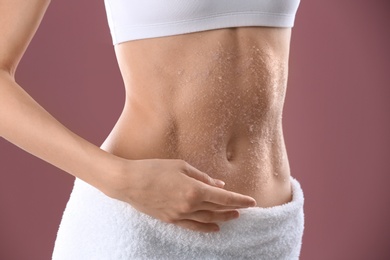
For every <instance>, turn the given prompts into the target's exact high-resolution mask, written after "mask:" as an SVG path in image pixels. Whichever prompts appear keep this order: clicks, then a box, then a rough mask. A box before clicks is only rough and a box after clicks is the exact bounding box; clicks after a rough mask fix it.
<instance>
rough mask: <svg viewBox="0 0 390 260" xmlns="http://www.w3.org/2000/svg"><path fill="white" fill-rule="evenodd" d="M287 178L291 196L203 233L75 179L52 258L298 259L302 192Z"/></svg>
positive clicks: (302, 220) (123, 259)
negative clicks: (155, 216) (158, 217)
mask: <svg viewBox="0 0 390 260" xmlns="http://www.w3.org/2000/svg"><path fill="white" fill-rule="evenodd" d="M291 183H292V188H293V189H292V190H293V199H292V201H291V202H289V203H286V204H284V205H280V206H275V207H271V208H248V209H243V210H240V217H239V218H238V219H236V220H232V221H229V222H226V223H222V224H221V225H220V226H221V230H220V232H217V233H212V234H204V233H200V232H193V231H188V230H185V229H182V228H180V227H176V226H175V225H173V224H166V223H163V222H161V221H159V220H156V219H153V218H151V217H149V216H147V215H145V214H142V213H140V212H138V211H136V210H135V209H133V208H132V207H131V206H129V205H128V204H126V203H124V202H121V201H118V200H115V199H111V198H109V197H107V196H105V195H104V194H103V193H101V192H100V191H98V190H97V189H95V188H94V187H92V186H90V185H88V184H86V183H84V182H83V181H81V180H79V179H76V181H75V185H74V188H73V191H72V194H71V197H70V200H69V202H68V204H67V207H66V209H65V212H64V215H63V218H62V221H61V225H60V228H59V231H58V235H57V240H56V243H55V248H54V252H53V259H54V260H90V259H91V260H92V259H93V260H99V259H101V260H128V259H159V260H160V259H169V260H173V259H272V260H276V259H288V260H290V259H298V258H299V254H300V249H301V241H302V235H303V228H304V215H303V192H302V189H301V187H300V185H299V183H298V181H297V180H295V179H293V178H291Z"/></svg>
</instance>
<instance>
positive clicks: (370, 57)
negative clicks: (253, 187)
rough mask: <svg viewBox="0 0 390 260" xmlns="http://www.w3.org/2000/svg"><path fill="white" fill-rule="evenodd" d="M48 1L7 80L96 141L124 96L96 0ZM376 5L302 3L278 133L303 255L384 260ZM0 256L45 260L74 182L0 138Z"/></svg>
mask: <svg viewBox="0 0 390 260" xmlns="http://www.w3.org/2000/svg"><path fill="white" fill-rule="evenodd" d="M94 2H95V3H94V5H93V7H92V6H91V1H86V0H68V1H53V2H52V4H51V6H50V7H49V9H48V12H47V14H46V16H45V19H44V21H43V23H42V25H41V27H40V29H39V31H38V33H37V35H36V36H35V38H34V40H33V42H32V44H31V45H30V47H29V49H28V51H27V53H26V55H25V56H24V58H23V60H22V62H21V64H20V67H19V70H18V73H17V80H18V82H19V83H20V84H21V85H22V86H23V87H24V88H25V89H26V90H27V91H28V92H29V93H30V94H31V95H32V96H33V97H34V98H35V99H36V100H37V101H38V102H40V103H41V104H42V105H43V106H44V107H45V108H46V109H47V110H48V111H49V112H51V113H52V114H53V115H54V116H55V117H57V118H58V119H59V120H60V121H61V122H62V123H64V124H65V125H66V126H67V127H69V128H70V129H71V130H73V131H75V132H76V133H78V134H79V135H81V136H83V137H84V138H86V139H88V140H90V141H91V142H93V143H95V144H96V145H100V144H101V143H102V141H103V140H104V138H105V137H106V136H107V134H108V133H109V131H110V130H111V128H112V127H113V125H114V123H115V121H116V119H117V117H118V116H119V113H120V110H121V108H122V104H123V101H124V90H123V86H122V81H121V77H120V74H119V71H118V68H117V65H116V61H115V57H114V52H113V48H112V45H111V38H110V35H109V31H108V26H107V22H106V18H105V12H104V6H103V1H94ZM388 10H389V4H388V3H387V1H386V0H382V1H381V0H377V1H371V2H369V1H362V0H344V1H338V0H328V1H305V0H303V1H302V3H301V6H300V9H299V12H298V16H297V19H296V24H295V28H294V30H293V39H292V45H291V59H290V79H289V87H288V88H289V89H288V94H287V100H286V106H285V112H284V129H285V138H286V143H287V146H288V151H289V158H290V163H291V169H292V174H293V175H294V176H295V177H297V178H298V179H299V180H300V182H301V184H302V186H303V188H304V191H305V196H306V204H305V213H306V229H305V234H304V241H303V248H302V255H301V256H302V257H301V259H303V260H311V259H316V260H322V259H324V260H328V259H343V260H344V259H347V260H348V259H354V260H358V259H362V260H363V259H390V247H389V246H390V244H389V242H390V223H389V219H390V188H389V183H390V162H389V161H390V156H389V155H390V148H389V147H390V134H389V133H390V122H389V118H390V116H389V112H390V102H389V101H390V99H389V97H390V90H389V87H390V71H389V68H390V52H389V51H388V49H387V48H389V47H390V37H389V36H390V35H389V32H390V30H389V28H388V25H389V24H390V23H389V20H390V19H389V16H388ZM0 174H1V175H0V177H1V178H0V259H9V260H12V259H18V260H20V259H49V258H50V256H51V251H52V248H53V243H54V239H55V235H56V232H57V228H58V224H59V222H60V218H61V215H62V212H63V210H64V207H65V203H66V202H67V199H68V196H69V193H70V191H71V188H72V183H73V178H72V177H71V176H70V175H67V174H65V173H64V172H61V171H60V170H58V169H56V168H54V167H53V166H51V165H49V164H47V163H45V162H43V161H40V160H38V159H36V158H35V157H33V156H31V155H29V154H27V153H25V152H24V151H22V150H20V149H19V148H17V147H15V146H13V145H11V144H10V143H8V142H6V141H5V140H4V139H0Z"/></svg>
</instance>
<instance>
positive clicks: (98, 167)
mask: <svg viewBox="0 0 390 260" xmlns="http://www.w3.org/2000/svg"><path fill="white" fill-rule="evenodd" d="M0 136H2V137H4V138H5V139H6V140H8V141H9V142H11V143H13V144H15V145H17V146H19V147H20V148H22V149H24V150H25V151H27V152H29V153H31V154H33V155H35V156H37V157H39V158H41V159H43V160H45V161H47V162H48V163H50V164H53V165H54V166H56V167H58V168H60V169H62V170H64V171H66V172H68V173H70V174H72V175H73V176H75V177H78V178H80V179H82V180H84V181H86V182H88V183H90V184H91V185H93V186H96V187H98V186H99V184H100V183H101V182H102V181H103V180H104V177H106V175H107V174H109V173H110V172H115V171H117V170H118V169H117V168H118V167H119V162H120V158H118V157H116V156H114V155H111V154H109V153H107V152H105V151H103V150H101V149H100V148H99V147H97V146H95V145H93V144H91V143H90V142H88V141H86V140H84V139H83V138H81V137H79V136H78V135H76V134H74V133H73V132H71V131H70V130H69V129H67V128H66V127H65V126H63V125H62V124H61V123H59V122H58V121H57V120H56V119H55V118H54V117H52V116H51V115H50V114H49V113H48V112H47V111H46V110H45V109H43V108H42V107H41V106H40V105H39V104H38V103H37V102H35V101H34V100H33V99H32V98H31V97H30V96H29V95H28V94H27V93H26V92H25V91H24V90H23V89H22V88H21V87H20V86H19V85H18V84H17V83H16V82H15V81H14V79H13V77H12V76H11V75H10V74H9V73H7V72H5V71H1V70H0Z"/></svg>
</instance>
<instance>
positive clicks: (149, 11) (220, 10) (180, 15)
mask: <svg viewBox="0 0 390 260" xmlns="http://www.w3.org/2000/svg"><path fill="white" fill-rule="evenodd" d="M104 2H105V6H106V12H107V18H108V24H109V27H110V31H111V36H112V40H113V43H114V44H118V43H121V42H125V41H132V40H138V39H145V38H154V37H162V36H168V35H176V34H184V33H191V32H198V31H205V30H212V29H219V28H228V27H242V26H271V27H292V26H293V25H294V19H295V14H296V12H297V9H298V6H299V2H300V0H137V1H135V0H104Z"/></svg>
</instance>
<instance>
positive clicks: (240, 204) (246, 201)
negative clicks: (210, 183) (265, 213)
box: [203, 187, 256, 208]
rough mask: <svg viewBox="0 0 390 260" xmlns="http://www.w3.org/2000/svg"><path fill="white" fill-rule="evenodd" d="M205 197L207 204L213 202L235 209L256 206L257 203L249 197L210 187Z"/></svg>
mask: <svg viewBox="0 0 390 260" xmlns="http://www.w3.org/2000/svg"><path fill="white" fill-rule="evenodd" d="M203 195H204V201H205V202H211V203H214V204H217V205H220V206H227V207H235V208H248V207H254V206H256V201H255V200H254V199H253V198H251V197H249V196H245V195H242V194H239V193H235V192H231V191H226V190H223V189H218V188H214V187H209V188H208V189H207V190H206V191H205V192H204V193H203ZM222 208H224V207H222Z"/></svg>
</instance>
